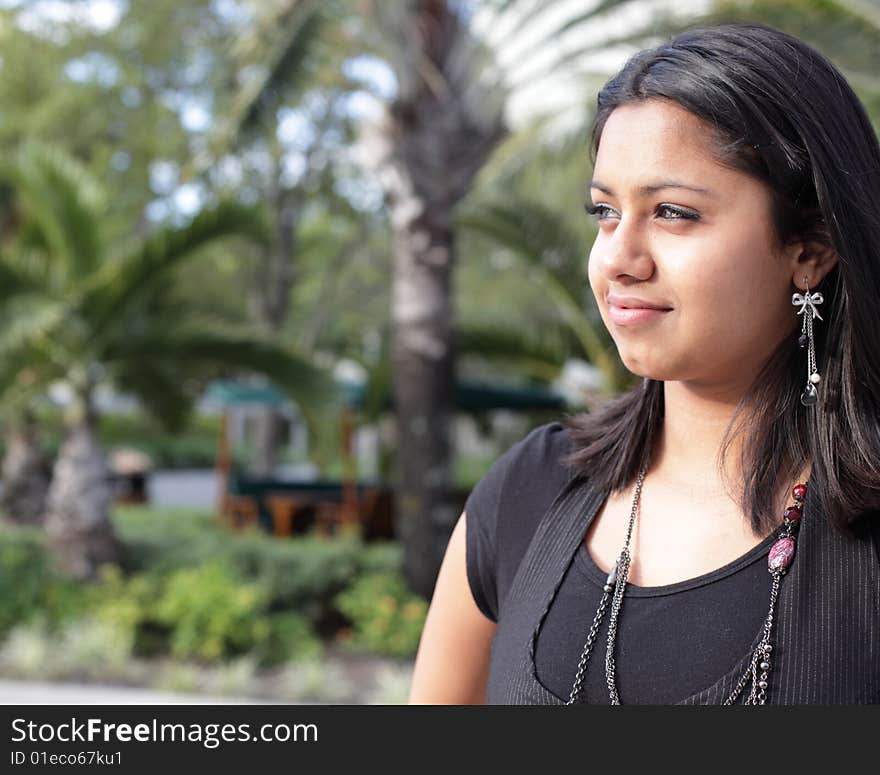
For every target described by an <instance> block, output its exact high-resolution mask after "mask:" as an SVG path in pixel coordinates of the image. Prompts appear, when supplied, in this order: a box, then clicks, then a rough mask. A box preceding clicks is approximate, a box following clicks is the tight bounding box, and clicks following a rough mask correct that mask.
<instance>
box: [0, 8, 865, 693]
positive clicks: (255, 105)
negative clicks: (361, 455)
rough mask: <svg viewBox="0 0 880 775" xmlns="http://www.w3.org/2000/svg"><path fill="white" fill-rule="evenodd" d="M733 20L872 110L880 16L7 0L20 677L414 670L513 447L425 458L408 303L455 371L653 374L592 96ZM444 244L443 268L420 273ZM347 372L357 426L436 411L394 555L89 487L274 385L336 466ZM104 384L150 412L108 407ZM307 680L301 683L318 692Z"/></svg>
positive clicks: (202, 438) (7, 313) (171, 457)
mask: <svg viewBox="0 0 880 775" xmlns="http://www.w3.org/2000/svg"><path fill="white" fill-rule="evenodd" d="M726 20H753V21H761V22H764V23H768V24H771V25H773V26H777V27H779V28H782V29H784V30H786V31H787V32H790V33H792V34H794V35H796V36H799V37H801V38H803V39H804V40H806V41H807V42H809V43H811V44H813V45H814V46H816V47H817V48H818V49H819V50H821V51H822V52H824V53H825V54H826V55H827V56H829V57H830V58H831V59H832V60H833V61H834V62H835V63H836V64H837V65H838V66H839V67H840V68H841V69H842V71H843V72H844V74H845V75H846V77H847V78H848V79H849V80H850V82H851V83H852V85H853V87H854V88H855V89H856V91H857V92H858V93H859V95H860V96H861V98H862V99H863V101H864V103H865V105H866V106H867V108H868V110H869V112H870V114H871V116H872V117H873V118H874V119H875V120H876V118H877V117H878V116H880V76H878V74H877V73H878V72H880V71H878V64H880V10H878V7H877V5H876V3H874V2H870V0H749V1H747V0H717V1H716V2H711V1H710V0H693V2H664V1H663V0H641V1H640V2H636V1H635V0H598V1H597V2H594V3H572V2H565V1H564V0H544V1H543V2H534V1H533V0H481V1H478V0H455V1H453V0H399V2H398V1H397V0H395V1H394V2H389V3H385V2H382V0H356V1H354V2H352V1H349V2H342V0H323V2H315V1H314V0H189V1H188V2H185V3H181V2H177V0H152V1H151V2H149V3H147V2H133V1H132V0H129V1H128V2H126V1H125V0H72V1H71V2H48V0H0V105H2V110H0V159H2V160H3V162H2V164H0V323H2V326H0V394H2V396H0V398H2V400H0V407H2V410H0V422H2V438H0V450H2V453H3V458H4V475H3V483H4V487H5V491H6V493H7V494H9V493H18V494H20V495H21V498H20V499H19V500H18V501H16V504H17V505H15V506H14V507H10V503H9V501H8V500H7V501H5V505H4V512H5V516H6V518H7V523H11V524H6V525H4V526H3V528H2V531H0V588H2V589H3V590H4V593H3V595H0V639H2V640H0V670H2V671H6V673H8V674H16V675H39V676H58V677H70V676H71V675H73V676H76V675H80V676H91V677H96V676H98V677H104V678H107V677H108V676H109V677H113V676H115V677H116V678H117V680H121V681H137V680H139V679H138V677H137V674H138V670H141V671H143V670H144V668H143V665H142V664H141V663H140V662H138V660H142V659H147V658H153V659H166V658H167V659H169V660H171V662H168V663H167V667H163V668H162V670H161V671H160V672H159V682H160V683H161V684H162V685H163V686H166V687H172V688H181V687H183V688H186V687H188V686H191V685H194V684H195V683H197V680H196V679H195V678H193V677H192V675H191V674H190V673H188V672H187V671H188V670H190V669H191V668H192V669H195V668H194V667H192V666H193V665H196V666H201V667H205V666H218V665H226V666H227V667H228V668H229V669H228V670H227V672H224V673H222V674H221V673H218V674H217V676H215V678H216V681H218V682H219V684H215V688H216V686H217V685H221V684H223V685H225V684H224V682H227V683H228V684H229V685H230V686H232V685H235V686H238V685H240V684H242V682H245V683H246V682H247V680H249V679H250V678H251V677H253V675H255V674H256V673H257V672H258V671H259V670H262V669H266V668H268V667H270V666H273V665H275V666H277V665H279V664H283V663H284V662H285V661H286V660H291V659H297V660H299V661H300V664H307V663H308V661H309V660H312V664H316V663H317V662H320V659H321V654H322V653H323V652H324V650H325V649H326V647H327V644H328V643H334V644H336V645H340V644H341V645H344V646H345V648H348V649H351V650H355V651H356V650H358V649H360V650H362V651H365V652H368V653H377V654H384V655H388V656H390V657H392V658H400V657H410V658H411V657H412V655H413V653H414V651H415V648H416V646H417V644H418V637H419V634H420V632H421V626H422V623H423V620H424V614H425V608H426V603H425V599H426V598H427V597H429V593H430V589H431V588H432V585H433V581H434V578H435V576H436V570H437V567H438V565H439V558H440V557H441V556H442V551H443V548H444V546H445V540H446V538H448V534H449V530H450V529H451V525H452V521H451V518H454V517H457V511H453V510H451V509H450V508H449V502H448V497H447V496H448V492H451V490H452V489H454V487H456V486H457V487H459V488H461V487H470V486H472V485H473V484H474V483H475V482H476V480H477V479H478V478H479V477H480V476H481V475H482V474H483V473H484V472H485V470H486V469H487V468H488V466H489V465H490V464H491V462H492V459H493V457H494V456H492V455H489V456H487V455H482V456H472V457H470V458H467V459H464V458H458V459H450V457H451V456H453V455H454V452H453V451H451V450H449V449H446V448H444V447H443V445H442V444H440V445H439V446H437V445H436V443H435V445H434V446H430V444H431V443H434V442H436V439H442V437H443V436H444V434H446V433H447V426H448V425H449V414H448V412H447V413H446V414H444V412H446V410H447V409H448V408H449V406H451V403H450V402H451V398H450V397H449V395H447V394H446V393H442V394H440V395H439V400H437V401H434V397H435V396H436V395H437V394H436V393H432V392H431V391H432V390H436V384H432V383H431V379H429V378H428V377H426V374H425V373H424V372H419V370H418V369H412V368H409V367H408V366H407V364H411V363H412V361H411V360H408V359H410V358H411V357H412V352H410V351H407V350H406V342H407V341H409V339H408V337H411V335H412V334H413V332H412V331H407V330H406V324H405V322H402V321H405V320H406V314H408V312H407V311H412V310H413V309H424V308H427V307H431V308H432V309H436V308H440V309H442V310H443V315H442V316H441V318H440V319H439V320H437V321H435V322H434V323H432V325H434V326H435V327H434V328H433V329H431V328H426V329H425V330H423V331H420V335H425V336H429V337H433V338H434V340H435V341H436V342H440V343H441V344H443V346H444V347H445V346H446V345H447V344H450V342H452V341H453V339H454V341H455V343H456V346H455V347H452V346H451V345H450V347H449V354H448V358H449V363H448V364H447V365H448V368H449V370H450V373H451V372H452V371H454V373H455V374H457V375H458V376H459V377H460V378H472V379H484V380H488V381H501V382H514V383H518V384H543V385H548V384H551V383H553V382H554V380H556V379H558V378H559V376H560V374H561V372H562V369H563V367H564V366H565V364H566V363H567V362H568V361H570V360H571V359H578V360H580V361H584V362H586V363H588V364H589V365H590V366H592V367H593V368H595V369H596V370H598V373H600V374H601V375H602V377H603V380H604V387H603V389H602V390H601V391H599V392H600V394H601V395H602V396H605V395H609V394H612V393H614V392H615V391H618V390H621V389H623V388H625V387H627V386H628V385H630V384H632V375H629V374H628V373H627V372H626V371H625V370H624V369H623V368H622V366H621V364H620V363H619V361H618V359H617V357H616V354H615V352H614V348H613V346H612V342H611V340H610V338H609V336H608V334H607V332H606V331H605V329H604V327H603V326H602V325H601V321H600V318H599V315H598V311H597V309H596V307H595V304H594V302H593V300H592V296H591V293H590V291H589V286H588V283H587V277H586V257H587V255H588V252H589V246H590V244H591V243H592V240H593V237H594V234H595V227H594V224H593V223H592V222H591V221H590V220H589V219H588V218H587V217H586V216H585V214H584V210H583V205H584V200H585V198H586V196H587V184H588V181H589V179H590V175H591V169H590V155H589V149H588V145H587V143H588V127H589V122H590V119H591V117H592V111H593V108H594V105H595V99H596V92H597V90H598V89H599V88H600V87H601V85H602V83H603V82H604V81H605V80H606V79H607V77H608V76H609V75H610V74H611V73H612V72H613V71H614V70H615V69H617V67H619V66H620V65H621V64H622V63H623V61H624V59H625V57H626V56H627V55H629V54H630V53H633V52H634V51H636V50H638V49H639V48H641V47H644V46H646V45H650V44H652V43H656V42H659V41H660V40H662V39H663V38H664V37H667V36H669V35H671V34H673V33H675V32H676V31H679V30H681V29H685V28H687V27H689V26H695V25H697V24H701V23H711V22H713V21H726ZM426 31H427V32H426ZM429 33H430V34H429ZM805 98H808V95H805ZM414 213H423V214H424V213H426V214H427V215H426V216H425V217H424V218H423V219H422V220H421V221H419V220H418V218H417V217H414V215H413V214H414ZM414 224H415V225H414ZM418 230H422V231H423V232H424V233H425V234H428V235H429V239H428V242H429V243H430V244H429V247H430V248H431V249H434V250H439V251H440V252H439V253H436V254H435V255H442V256H444V259H443V260H442V261H440V262H439V263H438V266H441V265H442V269H440V270H438V273H437V276H436V277H432V278H426V277H425V276H421V277H420V276H419V275H418V274H414V273H413V272H414V268H417V267H418V265H419V261H420V260H422V258H423V256H421V254H420V253H419V251H420V250H421V249H422V248H420V247H419V244H418V240H413V239H412V237H413V234H417V233H418ZM423 247H424V246H423ZM413 278H416V281H414V280H413ZM419 278H420V279H419ZM420 283H421V285H420ZM432 305H433V306H432ZM395 343H397V344H395ZM401 343H403V344H401ZM395 347H396V348H397V349H395ZM346 359H347V360H350V361H354V362H356V363H358V364H360V365H361V366H362V367H363V368H364V370H365V372H366V373H367V375H368V389H367V396H368V398H367V402H366V405H365V407H364V410H363V421H365V422H366V421H376V420H378V419H379V418H380V417H381V416H382V415H383V414H385V413H387V402H388V399H389V397H390V396H391V395H392V394H396V395H397V396H398V397H399V398H400V397H403V398H405V399H406V400H403V401H398V407H397V409H396V410H395V412H396V414H395V416H394V417H395V419H396V421H397V423H398V425H399V426H400V427H404V428H406V427H409V426H410V425H411V424H412V420H413V418H414V417H416V416H418V414H419V413H420V412H422V413H423V414H424V415H425V416H424V417H423V419H424V420H425V422H427V423H428V425H427V426H426V427H430V428H435V427H436V428H439V429H440V431H438V433H431V434H427V436H428V437H430V438H429V439H428V440H427V441H425V442H424V445H423V446H419V444H420V443H422V442H419V441H418V440H417V439H413V438H410V437H408V436H407V435H406V434H405V433H404V434H402V435H399V436H398V437H397V446H395V447H394V448H393V449H392V450H391V452H390V455H391V457H392V459H391V460H390V463H391V464H393V463H395V460H394V459H393V458H394V457H395V455H396V456H397V458H400V459H399V460H397V461H396V462H397V466H396V467H393V466H392V467H389V466H386V465H385V464H384V463H383V466H382V470H383V472H384V471H386V470H387V471H388V473H389V476H390V478H391V481H392V483H393V484H394V485H395V486H397V487H398V488H399V489H400V491H401V492H405V493H407V495H408V498H407V499H406V500H405V504H410V505H405V508H404V509H403V510H402V514H403V517H405V519H403V521H402V525H401V526H399V527H400V528H401V529H400V530H399V535H398V538H399V539H400V540H399V541H394V542H387V544H382V545H370V546H367V545H364V544H362V543H360V542H358V541H357V540H355V539H353V538H351V539H346V538H334V539H332V540H329V539H317V538H311V537H308V538H296V539H292V540H287V541H278V540H275V539H272V538H270V537H268V536H264V535H258V534H253V535H238V534H237V535H234V536H233V535H229V534H227V533H225V532H224V531H223V530H221V529H220V528H219V527H218V526H217V525H216V524H215V522H214V521H212V520H213V516H212V515H210V514H209V513H207V512H204V511H181V510H165V511H162V510H156V509H148V508H136V507H119V506H114V505H113V504H112V503H111V498H110V494H109V492H107V491H105V490H102V489H101V487H98V486H95V485H94V483H95V482H100V481H102V477H105V475H106V463H105V462H104V459H103V455H104V453H105V452H106V451H107V450H109V449H113V448H115V447H120V446H126V447H135V448H138V449H140V450H142V451H144V452H146V453H148V454H149V456H150V457H151V458H152V460H153V462H154V464H155V465H156V466H157V467H160V468H162V467H168V468H174V467H203V466H204V467H207V466H210V465H212V464H213V462H214V459H215V455H216V444H217V435H218V433H219V429H220V428H219V423H220V421H219V419H218V418H216V417H211V416H204V415H200V414H198V413H196V412H194V411H193V407H194V405H195V402H196V400H197V399H198V397H199V395H200V394H201V393H202V392H203V391H204V389H205V387H206V386H207V384H208V383H209V382H210V381H211V380H212V379H215V378H217V377H241V376H246V377H253V376H254V375H261V376H263V377H269V378H271V379H272V380H273V381H274V382H275V383H276V384H278V385H279V386H280V387H281V388H282V389H283V390H284V391H285V392H286V393H287V394H288V395H290V396H291V397H293V398H295V399H296V400H297V403H298V406H300V408H301V409H302V411H303V416H304V419H305V421H306V422H307V424H308V429H309V433H310V442H311V443H310V453H311V455H312V458H313V462H315V463H316V464H317V467H318V469H319V471H320V473H321V474H323V475H325V476H338V475H339V473H340V471H341V470H342V466H343V461H342V458H341V456H340V452H339V443H338V432H337V426H336V424H335V423H336V419H337V415H338V411H339V397H338V396H337V395H336V394H335V392H334V389H333V388H332V385H331V380H330V374H331V372H332V371H333V368H334V366H335V365H337V364H339V363H340V362H342V361H344V360H346ZM444 368H446V367H444ZM444 373H446V372H444ZM58 380H62V381H64V382H66V384H67V385H68V387H69V388H71V390H72V394H73V396H74V398H75V400H74V401H73V402H72V403H68V404H67V406H66V407H61V406H59V405H58V403H57V402H55V401H53V400H50V398H49V392H50V391H49V388H50V386H51V385H52V384H53V383H55V382H57V381H58ZM106 385H112V386H113V387H115V388H116V389H117V390H118V391H120V392H121V393H124V394H125V395H129V396H133V397H134V398H135V399H136V402H137V406H138V411H137V412H135V413H134V414H120V413H115V412H112V411H111V412H107V411H99V410H98V409H97V404H96V402H95V401H94V397H95V393H96V391H97V389H98V387H99V386H106ZM410 399H412V400H410ZM586 403H588V401H586V398H585V404H586ZM435 404H436V406H435ZM426 406H427V407H429V408H428V409H425V407H426ZM444 407H446V408H445V409H444ZM434 409H436V411H434ZM535 418H537V415H536V416H535ZM477 421H478V423H480V424H481V425H485V417H483V418H480V417H478V418H477ZM279 422H280V420H279V417H278V416H277V414H273V412H272V410H267V412H266V414H265V417H263V419H262V423H263V432H262V433H261V434H259V435H258V437H257V441H256V444H255V446H254V447H253V448H249V449H247V450H237V451H236V455H238V457H237V458H236V462H237V463H238V464H239V465H241V466H244V465H247V464H253V465H255V466H256V468H257V469H258V470H261V471H263V472H271V471H273V470H274V469H275V468H276V467H277V465H278V464H279V463H284V462H289V461H286V460H285V459H284V458H283V455H282V453H281V452H280V450H279V444H278V432H277V428H278V423H279ZM500 451H502V450H501V449H499V450H498V452H500ZM408 466H409V467H408ZM419 466H422V467H421V468H419ZM426 472H427V473H426ZM437 472H439V474H438V473H437ZM429 473H430V475H429ZM435 474H436V475H437V476H439V477H440V479H441V480H443V481H445V483H446V486H447V491H448V492H447V493H446V494H444V493H443V492H440V491H437V492H435V491H433V490H431V491H429V490H428V488H427V485H426V484H425V482H426V481H427V480H428V479H431V478H432V477H433V478H434V479H436V476H435ZM16 477H19V479H20V481H19V480H16ZM441 489H442V488H441ZM409 496H413V497H409ZM411 504H415V506H414V507H413V508H414V509H415V511H414V513H413V514H407V512H406V510H407V509H409V508H411ZM21 523H28V524H26V525H24V526H22V525H21ZM53 525H54V526H55V527H54V528H53V527H52V526H53ZM76 576H80V577H83V578H86V577H87V578H91V580H92V581H91V583H90V584H80V583H78V582H76V581H73V580H72V577H76ZM58 643H61V644H63V646H64V647H63V648H60V649H59V648H57V644H58ZM65 660H67V661H66V662H65ZM174 660H177V662H176V663H175V662H174ZM162 664H163V665H165V664H166V663H164V662H163V663H162ZM229 666H232V667H229ZM224 669H226V668H224ZM303 675H305V673H303V672H302V671H300V672H299V673H297V676H298V677H297V678H296V679H295V680H294V679H293V678H291V677H290V676H288V677H287V678H286V679H284V680H281V681H280V683H281V684H284V681H285V680H288V679H290V681H292V683H290V685H289V686H290V687H293V688H291V691H294V690H295V691H297V692H298V693H299V695H300V696H302V695H304V694H308V692H309V691H312V690H313V689H314V686H312V687H311V688H309V686H306V685H305V684H303V683H302V680H301V679H302V676H303ZM141 678H143V675H141ZM305 680H306V683H308V682H309V681H311V680H312V679H311V678H309V679H305ZM298 681H299V682H298ZM276 683H277V681H276ZM331 694H332V693H331ZM323 696H330V694H325V695H323ZM339 696H344V695H339Z"/></svg>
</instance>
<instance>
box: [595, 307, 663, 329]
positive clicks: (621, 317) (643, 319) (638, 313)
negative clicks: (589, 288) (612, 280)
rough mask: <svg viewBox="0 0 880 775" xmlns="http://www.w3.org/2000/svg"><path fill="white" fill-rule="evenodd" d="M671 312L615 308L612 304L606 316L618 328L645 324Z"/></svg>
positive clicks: (644, 308)
mask: <svg viewBox="0 0 880 775" xmlns="http://www.w3.org/2000/svg"><path fill="white" fill-rule="evenodd" d="M667 312H672V310H669V309H648V308H646V307H617V306H615V305H614V304H610V305H609V306H608V315H609V316H610V318H611V320H612V321H613V322H614V323H616V324H617V325H619V326H632V325H636V324H637V323H647V322H650V321H653V320H657V319H658V318H660V317H662V316H663V315H665V314H666V313H667Z"/></svg>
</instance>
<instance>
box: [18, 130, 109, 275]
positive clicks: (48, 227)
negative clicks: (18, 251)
mask: <svg viewBox="0 0 880 775" xmlns="http://www.w3.org/2000/svg"><path fill="white" fill-rule="evenodd" d="M13 176H14V177H13V182H14V185H15V188H16V193H17V196H18V199H19V200H20V202H21V205H22V208H23V210H24V214H25V217H26V219H27V221H28V223H29V226H30V228H31V230H32V232H31V238H32V239H34V240H37V239H38V240H39V241H40V242H41V243H42V245H43V246H44V247H45V252H46V254H47V255H48V257H49V259H50V260H51V261H52V262H53V263H55V264H56V265H57V267H58V269H59V270H60V271H61V272H62V274H63V275H64V276H65V278H66V280H67V284H68V285H72V284H73V283H74V282H78V281H79V280H80V279H81V278H83V277H87V276H89V275H91V274H92V273H93V272H94V271H95V270H96V269H97V268H98V267H100V265H101V262H102V261H103V258H104V246H103V244H102V240H101V229H100V223H101V217H102V216H103V209H104V205H105V201H106V200H105V196H104V194H103V192H102V190H101V187H100V185H99V184H98V182H97V181H96V180H95V179H94V178H92V176H91V175H90V174H89V172H88V171H87V170H86V169H85V167H84V166H83V165H81V164H80V163H79V162H78V161H77V160H76V159H74V158H73V157H71V156H69V155H68V154H67V153H65V152H63V151H61V150H60V149H58V148H54V147H51V146H46V145H42V144H38V143H35V142H31V143H29V144H27V145H26V146H24V148H22V150H21V152H20V154H19V156H18V158H17V160H16V163H15V165H14V169H13Z"/></svg>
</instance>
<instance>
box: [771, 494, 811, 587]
mask: <svg viewBox="0 0 880 775" xmlns="http://www.w3.org/2000/svg"><path fill="white" fill-rule="evenodd" d="M806 495H807V485H806V484H796V485H795V486H794V487H792V488H791V497H792V498H794V500H795V505H794V506H788V507H787V508H786V509H785V511H784V512H782V516H783V528H782V532H781V534H780V537H779V539H778V540H777V541H776V543H774V544H773V546H772V547H771V549H770V554H769V555H768V557H767V569H768V570H769V571H770V572H771V573H779V574H782V573H785V572H786V571H787V570H788V568H789V566H790V565H791V563H792V561H793V560H794V554H795V548H796V547H795V539H794V533H795V531H796V530H797V528H798V527H799V526H800V524H801V518H802V517H803V501H804V498H805V497H806Z"/></svg>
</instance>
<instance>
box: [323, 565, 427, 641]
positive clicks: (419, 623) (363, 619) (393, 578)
mask: <svg viewBox="0 0 880 775" xmlns="http://www.w3.org/2000/svg"><path fill="white" fill-rule="evenodd" d="M336 605H337V606H338V607H339V610H340V611H341V612H342V613H343V614H345V616H347V617H348V618H349V619H350V620H351V622H352V625H353V630H352V634H351V638H350V644H351V645H353V646H356V647H362V648H365V649H369V650H370V651H375V652H377V653H380V654H388V655H390V656H400V657H408V656H412V655H413V654H415V652H416V650H417V648H418V645H419V638H420V636H421V633H422V628H423V627H424V624H425V616H426V615H427V612H428V604H427V603H426V602H425V601H424V600H423V599H422V598H420V597H418V596H417V595H414V594H413V593H412V592H410V591H409V588H408V587H407V585H406V582H405V580H404V578H403V576H401V575H400V574H399V573H371V574H368V575H365V576H362V577H361V578H359V579H358V580H357V581H356V582H355V583H354V584H352V586H351V587H350V588H349V589H347V590H345V591H344V592H341V593H340V594H339V595H337V597H336Z"/></svg>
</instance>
